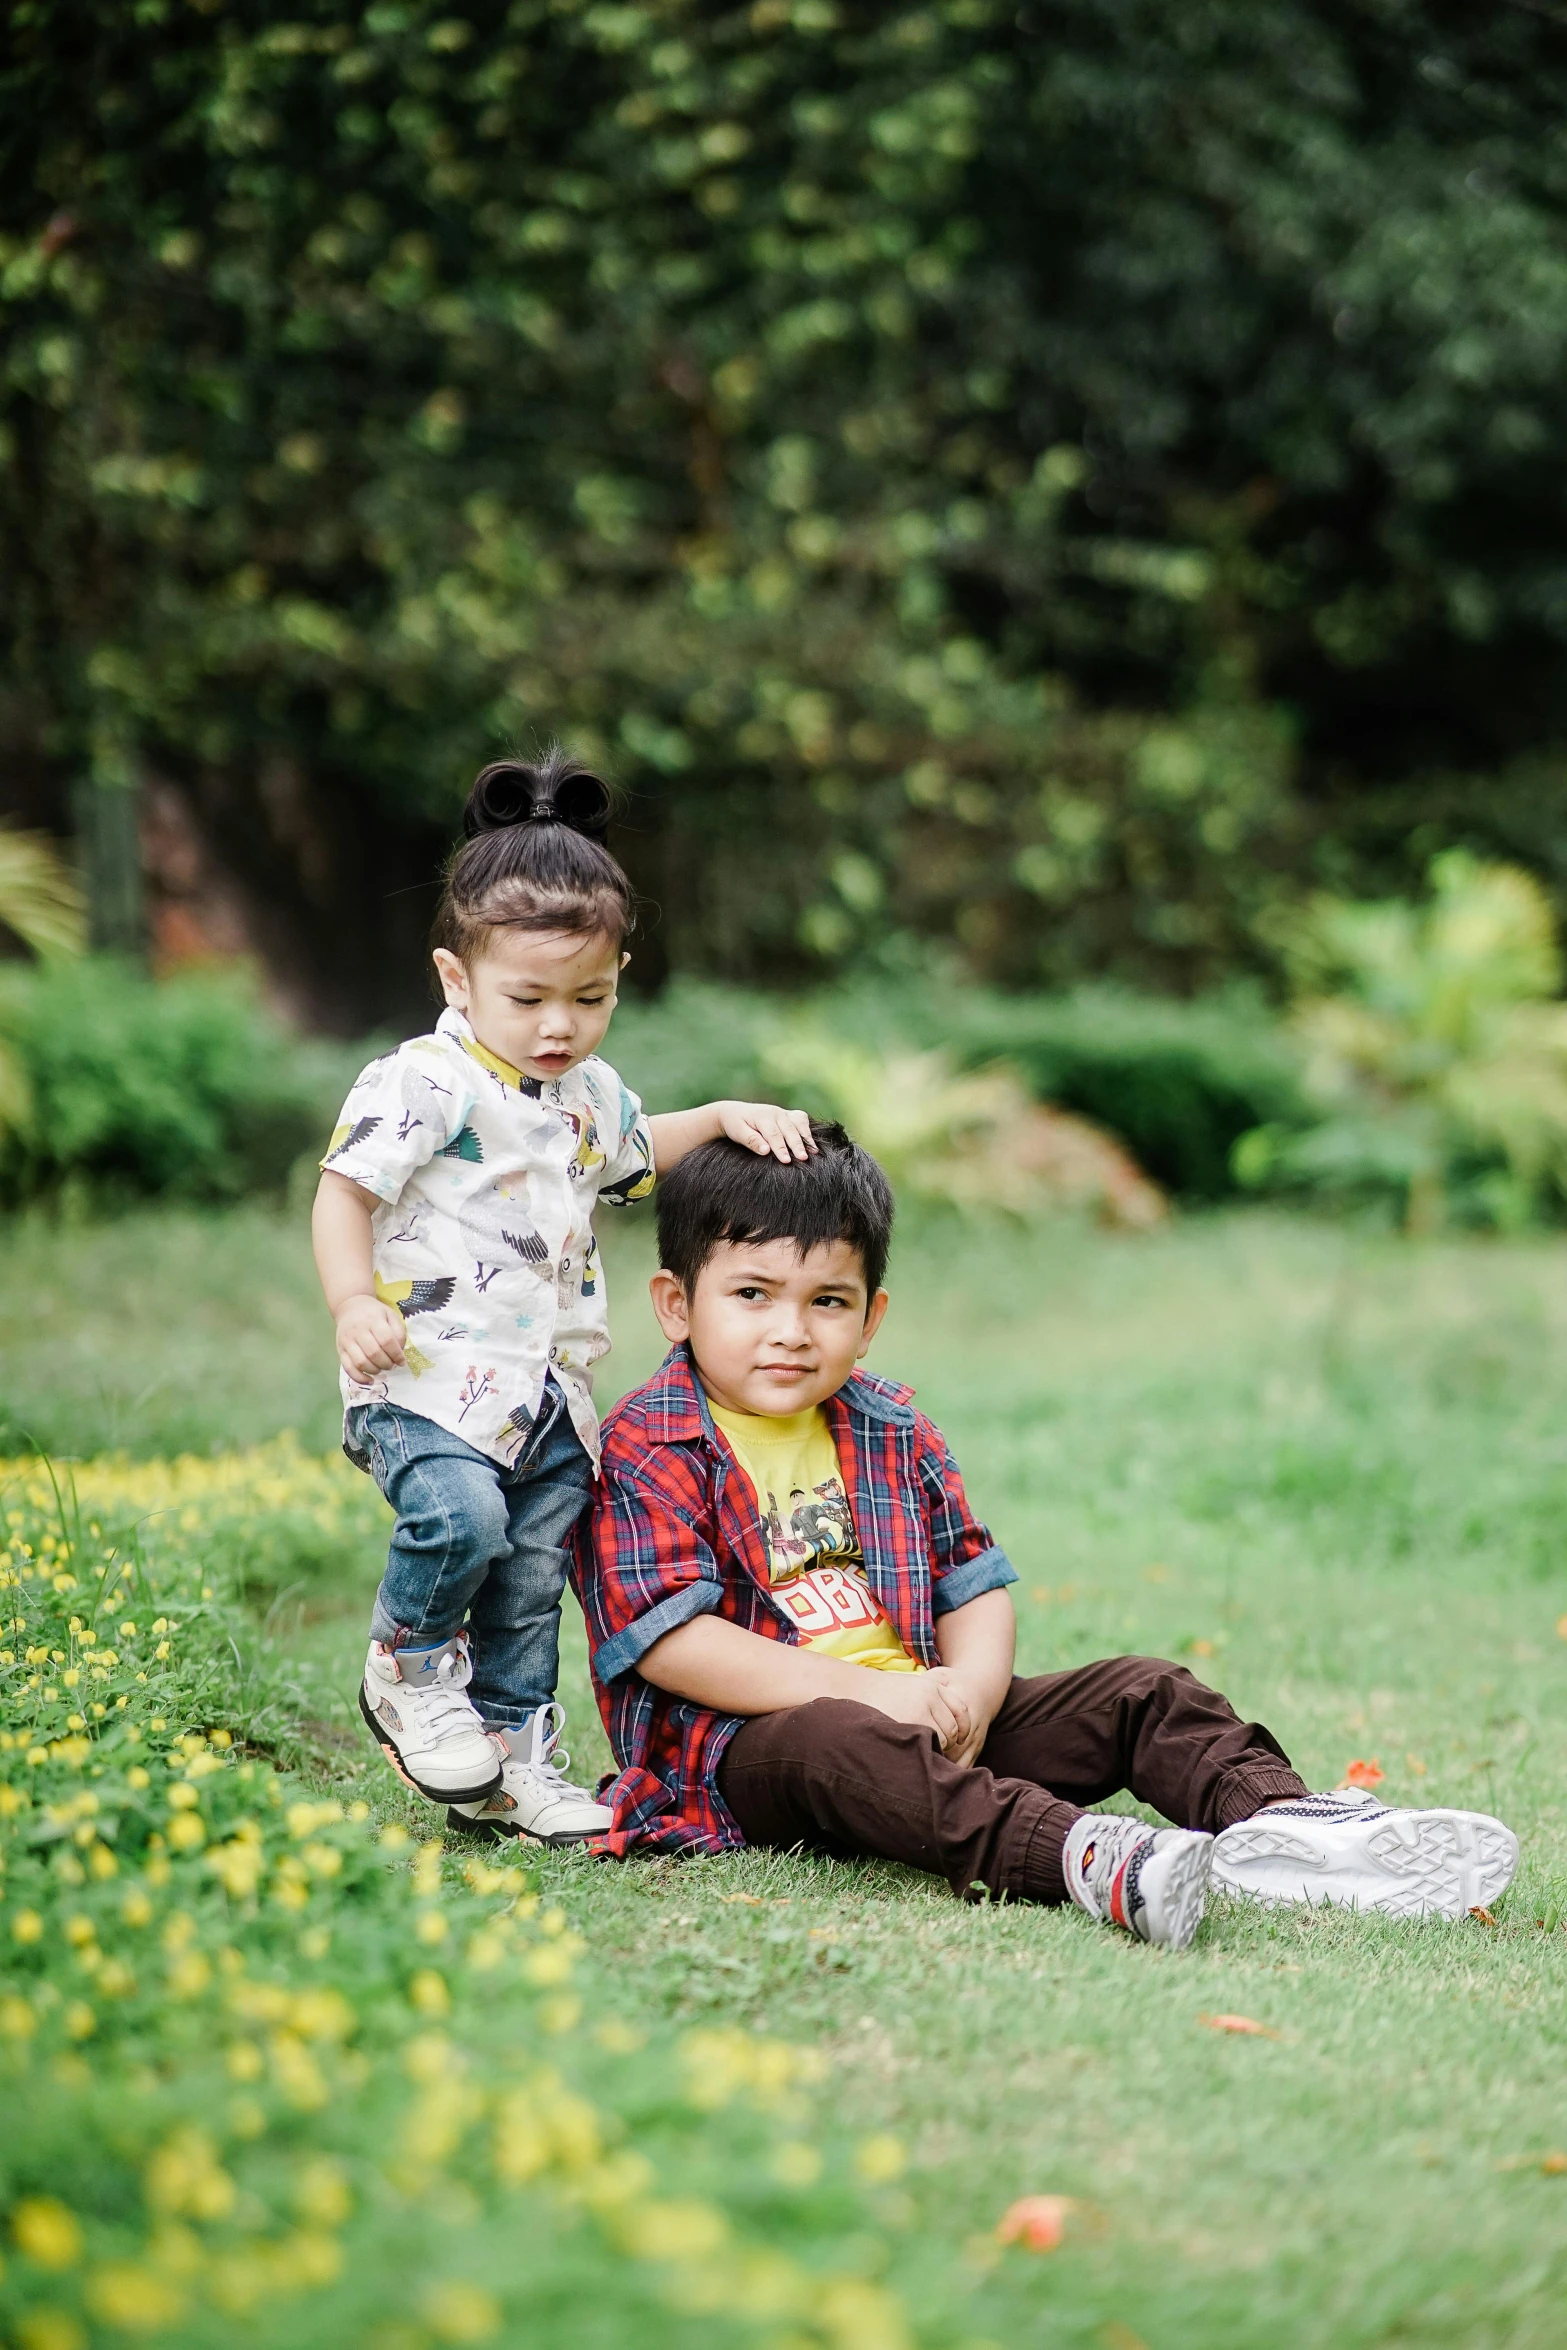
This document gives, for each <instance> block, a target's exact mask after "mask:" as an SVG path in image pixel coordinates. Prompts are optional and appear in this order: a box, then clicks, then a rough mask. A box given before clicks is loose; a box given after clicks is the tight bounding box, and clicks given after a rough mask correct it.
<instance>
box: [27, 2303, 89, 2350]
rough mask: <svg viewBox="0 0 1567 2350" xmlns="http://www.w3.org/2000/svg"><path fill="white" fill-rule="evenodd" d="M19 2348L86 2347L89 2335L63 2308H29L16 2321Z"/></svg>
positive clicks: (56, 2349) (59, 2349) (73, 2349)
mask: <svg viewBox="0 0 1567 2350" xmlns="http://www.w3.org/2000/svg"><path fill="white" fill-rule="evenodd" d="M16 2340H17V2350H87V2336H86V2335H85V2334H84V2333H83V2332H82V2329H81V2327H80V2326H79V2325H78V2324H77V2322H76V2320H75V2318H74V2317H72V2316H71V2314H70V2313H69V2311H68V2310H64V2309H47V2308H45V2309H36V2308H35V2309H28V2310H24V2311H23V2313H22V2315H21V2316H20V2317H19V2318H18V2319H17V2321H16Z"/></svg>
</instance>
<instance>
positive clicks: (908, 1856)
mask: <svg viewBox="0 0 1567 2350" xmlns="http://www.w3.org/2000/svg"><path fill="white" fill-rule="evenodd" d="M1123 1788H1124V1789H1129V1790H1130V1792H1131V1793H1132V1794H1133V1795H1135V1796H1136V1798H1137V1800H1138V1802H1139V1803H1146V1804H1150V1805H1152V1807H1153V1809H1154V1810H1155V1811H1159V1812H1162V1813H1163V1814H1164V1816H1165V1818H1166V1819H1167V1820H1174V1821H1176V1822H1177V1823H1178V1824H1179V1825H1180V1826H1181V1827H1184V1828H1206V1829H1207V1830H1208V1832H1209V1833H1210V1834H1212V1835H1217V1833H1218V1832H1219V1830H1220V1829H1221V1828H1228V1827H1229V1826H1231V1825H1232V1823H1233V1822H1234V1821H1236V1820H1244V1819H1249V1818H1250V1816H1251V1814H1252V1813H1253V1812H1255V1811H1260V1810H1261V1808H1262V1806H1263V1805H1264V1804H1265V1803H1273V1802H1276V1801H1277V1800H1278V1799H1279V1798H1280V1797H1281V1796H1285V1795H1303V1794H1304V1793H1305V1792H1306V1787H1305V1782H1304V1780H1302V1779H1300V1778H1298V1777H1297V1776H1296V1774H1295V1772H1294V1771H1292V1770H1291V1768H1290V1766H1289V1760H1288V1757H1287V1756H1286V1755H1285V1752H1284V1749H1283V1748H1282V1747H1281V1746H1280V1745H1279V1743H1278V1741H1277V1739H1275V1738H1273V1737H1272V1736H1271V1735H1270V1734H1269V1732H1268V1731H1266V1730H1265V1729H1263V1727H1262V1725H1261V1724H1260V1723H1259V1722H1242V1721H1241V1720H1239V1719H1238V1717H1237V1716H1236V1714H1235V1713H1234V1711H1233V1710H1232V1708H1231V1707H1230V1706H1229V1705H1228V1704H1227V1703H1226V1701H1225V1700H1224V1699H1223V1698H1222V1697H1221V1696H1219V1694H1218V1692H1217V1691H1216V1690H1213V1689H1206V1688H1204V1686H1203V1684H1202V1683H1201V1682H1200V1681H1198V1680H1195V1679H1194V1678H1193V1676H1192V1675H1191V1674H1190V1673H1188V1672H1187V1671H1186V1670H1185V1668H1184V1667H1183V1666H1181V1665H1172V1664H1166V1663H1164V1662H1162V1661H1161V1660H1160V1659H1159V1658H1158V1657H1148V1656H1116V1657H1107V1658H1106V1659H1105V1660H1104V1661H1103V1662H1102V1663H1100V1664H1096V1665H1083V1666H1080V1667H1079V1668H1078V1669H1077V1670H1076V1671H1075V1672H1070V1673H1041V1674H1040V1675H1038V1676H1037V1677H1036V1678H1035V1679H1033V1680H1029V1681H1023V1680H1015V1681H1014V1682H1013V1684H1012V1687H1011V1689H1010V1690H1009V1691H1008V1692H1007V1695H1006V1697H1005V1699H1004V1700H1003V1702H1002V1706H1001V1710H1000V1712H999V1713H998V1714H997V1716H996V1718H995V1720H994V1721H993V1722H992V1723H991V1725H990V1731H989V1734H988V1736H987V1737H986V1740H985V1743H984V1746H983V1747H982V1748H981V1750H980V1754H979V1757H978V1759H977V1760H976V1761H975V1762H974V1763H972V1764H971V1765H970V1766H969V1768H968V1769H967V1770H960V1769H959V1768H958V1766H957V1764H956V1763H951V1762H949V1761H948V1760H947V1758H946V1756H945V1755H944V1754H943V1753H942V1751H941V1749H940V1747H939V1746H938V1745H937V1743H936V1740H935V1737H934V1734H933V1733H932V1732H931V1731H929V1730H926V1729H921V1728H920V1727H918V1725H916V1724H914V1723H909V1722H894V1721H891V1720H889V1718H888V1717H887V1715H886V1714H881V1713H877V1712H876V1710H875V1708H874V1707H872V1706H868V1705H856V1704H855V1703H854V1702H853V1701H852V1700H851V1699H845V1698H838V1697H819V1698H817V1699H816V1700H815V1701H814V1702H813V1703H812V1704H810V1705H797V1706H791V1707H790V1708H789V1710H788V1711H787V1712H786V1713H778V1714H758V1715H756V1716H755V1717H754V1719H752V1720H751V1721H748V1722H746V1723H745V1724H743V1726H742V1727H741V1728H740V1729H739V1730H737V1731H736V1732H735V1735H734V1737H733V1738H732V1739H731V1740H730V1742H729V1746H728V1748H727V1750H726V1751H725V1754H724V1757H723V1760H722V1762H721V1763H720V1764H719V1766H718V1792H719V1794H720V1795H721V1796H722V1797H723V1799H724V1802H725V1803H726V1804H727V1805H728V1806H729V1809H730V1811H731V1812H732V1813H733V1815H734V1817H735V1819H736V1821H737V1822H738V1823H739V1826H740V1831H741V1833H742V1835H743V1836H744V1837H745V1840H746V1842H747V1843H748V1844H769V1845H772V1846H774V1847H775V1848H776V1849H778V1850H780V1851H793V1850H795V1849H796V1848H798V1847H800V1846H804V1847H805V1849H806V1850H807V1851H811V1852H827V1853H832V1854H834V1855H836V1856H837V1857H838V1858H840V1859H847V1858H850V1857H856V1856H858V1857H864V1856H865V1855H869V1854H873V1855H875V1856H876V1857H877V1858H879V1859H882V1860H900V1861H905V1862H907V1864H908V1865H909V1866H910V1867H911V1868H916V1869H930V1870H932V1871H933V1872H934V1873H935V1874H936V1875H937V1876H941V1877H945V1878H946V1880H947V1882H948V1884H949V1885H950V1886H951V1887H952V1890H953V1892H954V1893H963V1894H969V1895H971V1896H978V1895H980V1894H983V1893H987V1892H988V1893H989V1894H991V1895H992V1896H994V1897H997V1898H999V1897H1001V1896H1003V1895H1005V1896H1008V1897H1010V1898H1011V1899H1013V1900H1023V1901H1064V1900H1065V1899H1066V1882H1065V1879H1064V1878H1063V1876H1062V1873H1061V1849H1062V1846H1063V1845H1064V1844H1065V1842H1066V1835H1067V1830H1068V1829H1069V1828H1070V1827H1071V1825H1072V1822H1073V1821H1074V1820H1075V1819H1076V1818H1077V1817H1078V1816H1079V1813H1080V1811H1081V1810H1086V1809H1090V1808H1091V1807H1092V1806H1093V1805H1094V1804H1096V1803H1100V1802H1102V1801H1103V1800H1104V1798H1105V1797H1106V1796H1107V1795H1114V1794H1116V1793H1118V1792H1119V1791H1120V1790H1121V1789H1123Z"/></svg>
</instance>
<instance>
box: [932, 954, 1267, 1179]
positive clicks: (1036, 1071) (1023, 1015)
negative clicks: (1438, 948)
mask: <svg viewBox="0 0 1567 2350" xmlns="http://www.w3.org/2000/svg"><path fill="white" fill-rule="evenodd" d="M941 1024H942V1027H943V1030H944V1037H945V1040H946V1041H949V1042H951V1043H952V1044H954V1045H956V1046H957V1047H958V1048H959V1049H960V1051H962V1052H963V1053H964V1054H965V1056H966V1057H968V1058H969V1059H970V1060H972V1061H976V1062H977V1061H983V1060H987V1059H991V1058H996V1057H1000V1056H1002V1055H1004V1056H1005V1057H1006V1058H1007V1059H1008V1060H1009V1061H1011V1062H1012V1064H1013V1066H1014V1067H1015V1068H1017V1069H1019V1070H1021V1071H1022V1073H1023V1074H1024V1076H1025V1077H1026V1078H1027V1079H1028V1081H1029V1084H1030V1086H1031V1087H1032V1089H1033V1091H1034V1092H1035V1093H1036V1094H1037V1095H1038V1096H1039V1098H1040V1099H1041V1100H1042V1101H1052V1102H1056V1103H1058V1104H1059V1105H1060V1106H1061V1108H1062V1109H1066V1110H1076V1111H1078V1112H1079V1114H1080V1115H1081V1116H1083V1117H1085V1118H1092V1119H1093V1120H1094V1121H1095V1122H1096V1123H1097V1124H1098V1125H1100V1126H1104V1127H1107V1128H1108V1129H1109V1131H1110V1132H1111V1133H1112V1134H1115V1135H1118V1136H1119V1137H1120V1139H1121V1141H1122V1142H1124V1143H1125V1144H1126V1146H1127V1148H1128V1149H1129V1150H1130V1151H1131V1153H1132V1155H1133V1156H1134V1157H1135V1158H1136V1159H1137V1161H1138V1162H1139V1164H1140V1165H1141V1166H1142V1167H1144V1168H1145V1169H1146V1170H1147V1172H1148V1173H1149V1174H1150V1175H1152V1176H1153V1177H1154V1179H1155V1181H1156V1182H1159V1183H1161V1184H1163V1186H1164V1188H1165V1189H1166V1190H1167V1191H1170V1192H1173V1193H1175V1194H1176V1195H1177V1196H1179V1197H1183V1198H1187V1199H1198V1200H1213V1199H1222V1198H1223V1197H1224V1196H1225V1195H1226V1194H1227V1193H1230V1192H1233V1191H1234V1190H1235V1189H1236V1188H1237V1185H1236V1181H1235V1178H1234V1175H1233V1174H1232V1172H1231V1164H1230V1160H1231V1153H1232V1151H1233V1149H1234V1147H1235V1144H1236V1142H1237V1141H1238V1140H1239V1138H1240V1136H1241V1135H1243V1134H1245V1133H1248V1132H1249V1131H1250V1130H1251V1129H1252V1128H1253V1127H1255V1126H1260V1125H1263V1124H1271V1125H1275V1126H1280V1127H1286V1128H1288V1127H1294V1126H1298V1125H1303V1124H1305V1123H1307V1122H1308V1121H1309V1118H1310V1112H1309V1110H1308V1109H1307V1107H1306V1103H1305V1100H1304V1097H1303V1094H1302V1091H1301V1081H1300V1072H1299V1062H1298V1056H1297V1054H1296V1052H1295V1050H1294V1048H1293V1046H1292V1045H1291V1043H1290V1042H1289V1040H1288V1038H1287V1037H1286V1036H1285V1035H1284V1033H1283V1031H1282V1030H1281V1029H1280V1028H1279V1026H1278V1025H1277V1024H1276V1022H1275V1021H1274V1020H1273V1018H1272V1016H1271V1015H1270V1014H1269V1012H1268V1011H1267V1009H1266V1007H1265V1006H1264V1005H1262V1004H1261V1003H1260V1002H1259V1001H1258V1000H1257V999H1256V998H1254V997H1250V996H1246V995H1242V994H1235V995H1229V996H1221V997H1217V998H1213V999H1210V1000H1209V1001H1207V1002H1197V1003H1185V1002H1181V1001H1179V1000H1177V999H1175V998H1166V997H1159V996H1144V995H1137V994H1134V993H1132V992H1130V991H1129V990H1124V989H1121V988H1110V987H1089V988H1081V989H1078V990H1076V991H1075V992H1074V993H1072V994H1070V995H1063V996H1034V997H1018V998H1006V997H1001V996H996V995H992V994H988V993H985V994H981V993H979V992H978V991H976V992H974V993H973V994H968V993H963V992H957V993H954V994H952V995H950V996H949V997H947V998H946V999H945V1002H944V1004H943V1006H942V1009H941Z"/></svg>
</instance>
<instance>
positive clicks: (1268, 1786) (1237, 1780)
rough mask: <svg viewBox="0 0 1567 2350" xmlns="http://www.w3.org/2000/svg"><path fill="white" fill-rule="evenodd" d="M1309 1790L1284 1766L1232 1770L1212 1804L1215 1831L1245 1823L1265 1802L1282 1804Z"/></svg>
mask: <svg viewBox="0 0 1567 2350" xmlns="http://www.w3.org/2000/svg"><path fill="white" fill-rule="evenodd" d="M1310 1793H1311V1790H1310V1788H1309V1787H1308V1786H1307V1785H1306V1782H1305V1780H1304V1779H1303V1778H1302V1777H1301V1776H1300V1774H1299V1772H1298V1771H1292V1770H1290V1769H1289V1768H1288V1767H1287V1766H1286V1765H1284V1764H1272V1765H1269V1764H1267V1763H1258V1764H1255V1765H1253V1766H1252V1767H1250V1768H1246V1767H1244V1766H1243V1767H1242V1768H1241V1769H1240V1770H1238V1771H1233V1772H1232V1773H1231V1774H1230V1776H1229V1777H1228V1778H1227V1779H1226V1780H1225V1782H1224V1785H1223V1786H1222V1787H1221V1788H1220V1790H1219V1793H1218V1795H1217V1797H1216V1799H1215V1802H1214V1811H1215V1812H1216V1814H1217V1815H1218V1821H1219V1829H1220V1832H1221V1833H1222V1832H1223V1830H1224V1829H1226V1828H1233V1827H1234V1825H1235V1823H1236V1821H1237V1820H1249V1819H1250V1818H1251V1816H1252V1814H1253V1813H1254V1812H1259V1811H1261V1809H1262V1807H1263V1805H1264V1804H1265V1803H1283V1802H1284V1801H1286V1800H1287V1799H1289V1798H1292V1797H1296V1796H1301V1795H1309V1794H1310Z"/></svg>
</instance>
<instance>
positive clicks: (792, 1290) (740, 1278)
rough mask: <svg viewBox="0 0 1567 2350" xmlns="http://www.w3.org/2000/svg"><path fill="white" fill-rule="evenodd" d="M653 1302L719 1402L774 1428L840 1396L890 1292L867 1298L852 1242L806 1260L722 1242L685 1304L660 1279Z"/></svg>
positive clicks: (677, 1290) (676, 1289) (669, 1278)
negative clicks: (686, 1346) (792, 1414)
mask: <svg viewBox="0 0 1567 2350" xmlns="http://www.w3.org/2000/svg"><path fill="white" fill-rule="evenodd" d="M652 1297H653V1311H654V1312H655V1313H656V1314H657V1316H658V1319H659V1325H660V1327H661V1329H662V1330H663V1333H664V1336H665V1337H666V1338H668V1339H670V1340H671V1341H678V1340H680V1339H689V1340H690V1342H691V1352H692V1355H693V1356H694V1357H695V1360H696V1366H697V1370H698V1372H699V1373H700V1375H701V1380H702V1385H703V1386H704V1387H705V1388H706V1389H707V1392H708V1394H709V1395H710V1396H711V1397H712V1399H713V1401H714V1402H715V1403H717V1404H722V1405H723V1406H724V1407H725V1408H726V1409H727V1410H729V1411H735V1412H757V1413H761V1414H763V1415H765V1416H766V1417H768V1418H772V1419H779V1418H782V1417H783V1416H784V1415H785V1414H786V1413H789V1412H807V1411H810V1410H811V1409H813V1407H814V1406H815V1405H817V1404H819V1403H825V1402H826V1400H827V1398H828V1396H830V1395H836V1394H837V1392H838V1390H839V1388H840V1387H841V1386H842V1385H843V1383H844V1381H845V1380H846V1379H847V1378H848V1376H849V1374H850V1372H851V1371H852V1370H853V1369H854V1366H855V1364H856V1363H857V1362H858V1361H859V1359H860V1357H861V1356H862V1355H863V1354H864V1353H865V1351H866V1349H867V1348H868V1347H869V1345H870V1342H871V1340H872V1339H873V1338H874V1337H875V1335H876V1331H877V1328H878V1326H879V1324H880V1322H881V1318H882V1316H883V1314H884V1313H885V1312H886V1310H887V1292H886V1291H885V1290H884V1289H878V1290H877V1292H876V1294H875V1296H874V1297H871V1298H867V1296H866V1294H865V1267H864V1266H863V1264H862V1263H861V1262H860V1256H859V1252H858V1250H857V1249H853V1248H851V1247H850V1246H849V1243H848V1242H847V1241H846V1240H831V1241H826V1242H824V1243H823V1244H822V1245H821V1246H820V1247H819V1248H813V1249H810V1250H808V1251H807V1252H806V1254H805V1255H804V1256H802V1255H801V1254H800V1252H799V1250H798V1249H797V1248H796V1247H795V1245H794V1242H793V1241H792V1240H768V1241H764V1242H762V1243H760V1244H759V1245H758V1244H755V1243H751V1242H745V1241H740V1242H735V1241H726V1242H724V1243H723V1245H722V1246H720V1247H719V1248H716V1249H715V1250H714V1251H713V1254H712V1255H711V1256H710V1257H709V1259H708V1261H707V1263H706V1264H705V1265H704V1266H703V1267H702V1270H701V1272H700V1273H699V1274H698V1275H697V1278H696V1286H695V1288H694V1289H693V1291H692V1293H691V1295H690V1297H689V1298H688V1297H687V1296H686V1293H685V1291H684V1290H683V1289H682V1288H681V1286H680V1284H679V1282H678V1281H677V1280H676V1279H675V1277H674V1275H673V1274H672V1273H656V1274H655V1275H654V1277H653V1283H652Z"/></svg>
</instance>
